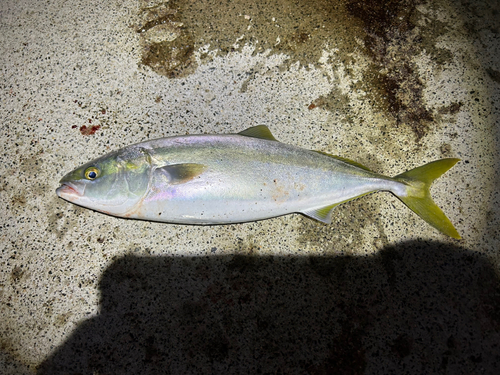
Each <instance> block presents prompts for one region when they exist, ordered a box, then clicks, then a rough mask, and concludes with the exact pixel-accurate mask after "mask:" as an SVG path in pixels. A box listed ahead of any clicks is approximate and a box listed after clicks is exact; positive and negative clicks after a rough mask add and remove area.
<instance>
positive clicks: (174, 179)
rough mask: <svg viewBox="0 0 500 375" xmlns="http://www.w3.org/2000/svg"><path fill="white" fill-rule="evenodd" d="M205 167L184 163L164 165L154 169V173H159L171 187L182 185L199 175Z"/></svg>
mask: <svg viewBox="0 0 500 375" xmlns="http://www.w3.org/2000/svg"><path fill="white" fill-rule="evenodd" d="M206 169H207V166H206V165H204V164H196V163H184V164H171V165H165V166H164V167H159V168H156V169H155V172H154V173H161V174H163V176H164V177H165V178H166V179H167V181H168V182H169V183H170V184H172V185H177V184H183V183H185V182H188V181H190V180H192V179H193V178H196V177H198V176H199V175H201V174H202V173H203V172H204V171H205V170H206Z"/></svg>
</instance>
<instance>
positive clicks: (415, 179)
mask: <svg viewBox="0 0 500 375" xmlns="http://www.w3.org/2000/svg"><path fill="white" fill-rule="evenodd" d="M459 160H460V159H451V158H450V159H442V160H437V161H433V162H431V163H428V164H425V165H422V166H420V167H417V168H415V169H412V170H409V171H407V172H405V173H402V174H399V175H397V176H396V177H394V180H396V181H398V182H402V183H404V184H405V185H406V186H407V189H406V194H405V195H403V194H402V195H397V194H396V196H397V197H398V198H399V199H400V200H401V201H402V202H403V203H404V204H405V205H406V206H408V207H409V208H410V209H411V210H412V211H413V212H415V213H416V214H417V215H418V216H420V217H421V218H422V219H424V220H425V221H426V222H427V223H429V224H430V225H432V226H433V227H434V228H436V229H437V230H439V231H441V232H442V233H444V234H446V235H447V236H450V237H452V238H457V239H460V238H461V237H460V234H458V232H457V230H456V229H455V227H454V226H453V224H452V223H451V221H450V220H449V219H448V218H447V217H446V215H445V214H444V212H443V211H441V209H440V208H439V207H438V206H437V205H436V204H435V203H434V201H433V200H432V198H431V194H430V187H431V185H432V183H433V182H434V180H436V179H437V178H438V177H440V176H441V175H442V174H444V173H445V172H446V171H447V170H449V169H450V168H451V167H453V166H454V165H455V164H456V163H457V162H458V161H459Z"/></svg>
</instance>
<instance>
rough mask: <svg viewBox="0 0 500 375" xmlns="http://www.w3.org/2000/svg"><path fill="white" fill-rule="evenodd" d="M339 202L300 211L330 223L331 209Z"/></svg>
mask: <svg viewBox="0 0 500 375" xmlns="http://www.w3.org/2000/svg"><path fill="white" fill-rule="evenodd" d="M339 204H340V203H334V204H331V205H329V206H326V207H321V208H314V209H312V210H306V211H301V212H300V213H301V214H303V215H306V216H308V217H310V218H312V219H315V220H318V221H321V222H322V223H325V224H331V223H332V211H333V209H334V208H335V207H337V206H338V205H339Z"/></svg>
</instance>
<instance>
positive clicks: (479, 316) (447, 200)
mask: <svg viewBox="0 0 500 375" xmlns="http://www.w3.org/2000/svg"><path fill="white" fill-rule="evenodd" d="M499 11H500V7H499V4H498V2H496V1H480V2H468V1H462V2H458V3H456V2H447V1H438V2H432V3H428V2H424V1H417V2H410V1H405V0H394V1H392V0H387V1H354V0H344V1H326V0H318V1H299V0H297V1H284V0H276V1H259V2H255V3H248V2H247V1H234V2H225V3H221V2H217V1H212V0H204V1H195V2H194V1H185V0H177V1H157V0H156V1H124V2H112V3H109V2H96V1H95V2H93V1H84V0H82V1H73V0H71V1H62V0H61V1H58V0H56V1H48V2H44V3H41V2H34V1H25V2H19V1H4V2H2V4H1V5H0V27H1V33H0V35H1V37H0V38H1V43H0V51H1V55H0V67H1V74H2V80H1V82H2V91H1V94H0V100H1V105H0V113H1V117H2V126H1V129H2V133H1V139H2V142H1V143H0V145H1V150H0V202H1V207H2V209H1V211H0V212H1V215H0V226H1V228H2V229H1V232H0V235H1V241H0V242H1V244H2V245H0V249H1V251H0V312H1V314H2V319H1V321H0V373H5V374H31V373H43V374H57V373H61V374H67V373H84V374H90V373H93V374H108V373H124V374H129V373H130V374H137V373H217V374H220V373H238V374H240V373H252V374H253V373H311V374H329V373H342V374H365V373H366V374H388V373H396V374H400V373H408V374H422V373H427V374H433V373H449V374H462V373H463V374H476V373H477V374H496V373H498V371H499V370H500V365H499V363H500V347H499V345H498V342H500V338H499V333H500V327H499V316H498V311H499V308H500V281H499V267H500V255H499V248H500V246H499V243H500V238H499V233H500V230H499V228H500V212H499V207H500V205H499V203H500V202H499V199H500V197H499V194H498V185H499V180H498V170H499V168H498V159H499V149H500V148H499V144H500V142H499V134H498V129H499V125H500V120H499V113H500V110H499V108H500V107H499V103H500V63H499V61H500V56H499V53H500V39H499V30H500V29H499V28H500V24H499V21H498V12H499ZM258 124H265V125H267V126H268V127H269V128H270V129H271V131H272V132H273V134H274V136H275V137H276V138H277V139H278V140H280V141H282V142H285V143H290V144H294V145H298V146H300V147H304V148H308V149H315V150H319V151H323V152H328V153H331V154H336V155H340V156H343V157H348V158H350V159H353V160H357V161H359V162H361V163H362V164H364V165H366V166H367V167H369V168H371V169H373V170H375V171H377V172H380V173H384V174H387V175H396V174H398V173H401V172H403V171H405V170H408V169H410V168H413V167H416V166H418V165H421V164H424V163H426V162H430V161H432V160H435V159H439V158H443V157H458V158H461V159H462V161H461V162H460V163H459V164H457V165H456V166H455V167H454V168H453V169H452V170H450V171H449V172H448V173H446V174H445V175H444V176H443V177H441V178H440V179H439V180H438V181H436V183H435V184H434V186H433V189H432V195H433V197H434V199H435V201H436V202H437V203H438V205H439V206H441V207H442V208H443V210H444V212H445V213H446V214H447V215H448V217H449V218H450V220H451V221H452V222H453V223H454V224H455V226H456V227H457V229H458V231H459V232H460V234H461V235H462V237H463V238H462V240H452V239H449V238H446V237H444V236H442V235H441V234H440V233H438V232H436V231H435V230H434V229H433V228H431V227H429V226H428V225H427V224H426V223H425V222H423V221H422V220H421V219H419V218H418V217H416V216H415V215H414V214H413V213H412V212H411V211H410V210H408V209H407V208H406V207H404V206H403V205H402V204H401V203H400V202H399V201H398V200H397V199H396V198H395V197H393V196H391V195H390V194H388V193H378V194H373V195H370V196H367V197H363V198H361V199H359V200H356V201H353V202H349V203H346V204H344V205H342V206H340V207H338V208H337V209H336V211H335V214H334V219H333V223H332V224H331V225H324V224H321V223H318V222H315V221H312V220H310V219H308V218H305V217H302V216H300V215H289V216H285V217H280V218H276V219H271V220H266V221H261V222H256V223H245V224H237V225H228V226H213V227H196V226H180V225H169V224H161V223H150V222H141V221H133V220H124V219H119V218H114V217H109V216H106V215H102V214H99V213H97V212H93V211H90V210H85V209H83V208H79V207H77V206H74V205H71V204H69V203H67V202H65V201H62V200H60V199H58V198H57V196H56V195H55V189H56V188H57V187H58V181H59V179H60V178H61V177H62V176H63V175H64V174H65V173H67V172H69V171H70V170H72V169H74V168H75V167H77V166H79V165H81V164H83V163H85V162H87V161H89V160H91V159H93V158H95V157H97V156H100V155H103V154H105V153H106V152H109V151H111V150H114V149H117V148H119V147H123V146H126V145H128V144H131V143H135V142H138V141H142V140H146V139H152V138H158V137H163V136H172V135H178V134H201V133H234V132H238V131H241V130H243V129H245V128H247V127H250V126H254V125H258Z"/></svg>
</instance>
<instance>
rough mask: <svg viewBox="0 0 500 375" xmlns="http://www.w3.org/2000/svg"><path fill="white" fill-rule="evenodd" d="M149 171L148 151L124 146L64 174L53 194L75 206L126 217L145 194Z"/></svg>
mask: <svg viewBox="0 0 500 375" xmlns="http://www.w3.org/2000/svg"><path fill="white" fill-rule="evenodd" d="M151 170H152V165H151V157H150V155H149V154H148V152H147V150H145V149H141V148H140V147H134V146H130V147H126V148H124V149H121V150H118V151H114V152H111V153H109V154H107V155H105V156H102V157H100V158H98V159H95V160H93V161H91V162H89V163H86V164H84V165H82V166H81V167H78V168H76V169H75V170H74V171H72V172H70V173H68V174H67V175H65V176H64V177H63V178H62V179H61V181H60V182H59V183H60V184H61V186H60V187H59V188H58V189H57V190H56V194H57V195H58V196H59V197H60V198H62V199H64V200H66V201H68V202H71V203H74V204H76V205H78V206H82V207H85V208H90V209H92V210H96V211H100V212H104V213H107V214H110V215H114V216H126V215H127V213H129V212H130V211H132V210H133V209H134V207H135V206H136V205H137V204H139V203H140V202H141V200H142V199H143V198H144V196H145V195H146V193H147V191H148V189H149V181H150V175H151Z"/></svg>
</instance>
